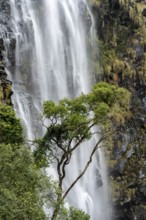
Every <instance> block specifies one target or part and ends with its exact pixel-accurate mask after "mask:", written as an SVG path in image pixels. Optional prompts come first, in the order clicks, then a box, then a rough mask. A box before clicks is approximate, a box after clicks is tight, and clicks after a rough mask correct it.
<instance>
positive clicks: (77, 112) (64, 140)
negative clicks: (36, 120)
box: [34, 83, 130, 220]
mask: <svg viewBox="0 0 146 220" xmlns="http://www.w3.org/2000/svg"><path fill="white" fill-rule="evenodd" d="M129 102H130V93H129V92H128V91H127V90H126V89H123V88H117V87H116V86H113V85H109V84H107V83H98V84H96V85H95V86H94V87H93V89H92V91H91V92H90V93H89V94H88V95H84V94H82V95H81V96H79V97H78V98H74V99H72V100H69V99H67V98H66V99H63V100H60V101H59V103H58V104H55V103H54V102H53V101H47V102H45V103H44V116H45V117H46V119H47V122H48V126H47V127H46V134H45V135H44V137H43V138H42V139H39V140H37V141H36V150H35V152H34V156H35V158H36V162H37V163H38V165H39V166H45V164H47V162H48V160H50V158H51V160H54V161H55V162H56V165H57V174H58V187H59V189H60V190H58V192H57V196H56V201H55V202H56V205H55V207H54V211H53V214H52V217H51V219H52V220H55V219H57V216H58V213H59V209H60V206H61V204H62V203H63V201H64V200H65V198H66V196H67V195H68V193H69V192H70V190H71V189H72V188H73V186H74V185H75V184H76V183H77V182H78V180H79V179H80V178H81V177H82V176H83V175H84V174H85V172H86V170H87V169H88V167H89V165H90V163H91V162H92V159H93V155H94V154H95V152H96V150H97V149H98V148H99V146H100V144H101V142H103V141H105V140H106V139H107V138H108V137H109V136H110V135H111V134H112V133H114V132H115V130H116V129H117V127H118V126H119V125H120V124H121V123H124V120H125V118H126V117H129V115H130V114H129V112H130V111H129ZM96 125H100V130H99V128H96V127H95V126H96ZM92 128H94V131H93V130H92ZM96 134H98V135H99V136H100V138H99V139H98V141H97V142H96V143H95V145H94V146H92V151H91V154H90V155H89V159H88V161H87V163H86V165H85V167H84V168H83V170H82V171H81V172H80V173H79V175H78V176H77V177H76V179H75V180H73V182H72V184H71V185H70V186H69V187H68V188H67V189H66V190H65V191H63V188H62V185H63V180H64V179H65V177H66V166H67V165H68V164H69V163H70V161H71V158H72V155H73V153H74V151H75V150H76V149H78V148H79V147H82V146H81V144H82V143H83V142H85V141H87V140H89V139H91V137H92V136H93V135H96Z"/></svg>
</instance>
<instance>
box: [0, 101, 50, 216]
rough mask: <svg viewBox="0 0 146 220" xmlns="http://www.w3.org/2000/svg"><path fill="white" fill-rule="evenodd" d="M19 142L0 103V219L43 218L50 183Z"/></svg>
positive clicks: (12, 118) (16, 126) (14, 120)
mask: <svg viewBox="0 0 146 220" xmlns="http://www.w3.org/2000/svg"><path fill="white" fill-rule="evenodd" d="M23 142H24V141H23V137H22V128H21V125H20V122H19V120H18V119H17V118H16V117H15V113H14V111H13V109H12V108H11V107H10V106H7V105H3V104H0V174H1V177H0V219H1V220H14V219H18V220H19V219H21V220H26V219H28V220H29V219H30V220H32V219H33V220H45V219H47V218H46V215H45V213H44V210H43V205H44V204H45V203H46V202H48V201H49V199H50V200H51V198H52V192H51V191H52V190H51V187H52V183H51V182H50V181H49V180H48V178H47V177H46V176H45V175H44V174H43V173H42V172H41V171H40V170H38V168H37V166H36V165H35V163H34V158H33V154H32V153H31V151H30V149H29V148H28V146H25V145H23ZM48 197H49V199H48ZM50 202H51V201H50Z"/></svg>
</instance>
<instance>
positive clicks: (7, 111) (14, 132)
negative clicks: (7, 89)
mask: <svg viewBox="0 0 146 220" xmlns="http://www.w3.org/2000/svg"><path fill="white" fill-rule="evenodd" d="M22 133H23V130H22V127H21V125H20V121H19V119H17V118H16V117H15V113H14V111H13V109H12V107H10V106H8V105H4V104H1V103H0V143H5V144H8V143H22V142H23V137H22Z"/></svg>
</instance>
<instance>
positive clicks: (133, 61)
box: [90, 0, 146, 220]
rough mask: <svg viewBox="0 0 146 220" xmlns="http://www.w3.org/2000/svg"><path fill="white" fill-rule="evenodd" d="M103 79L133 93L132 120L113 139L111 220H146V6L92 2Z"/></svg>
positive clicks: (115, 0) (117, 0)
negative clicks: (112, 219)
mask: <svg viewBox="0 0 146 220" xmlns="http://www.w3.org/2000/svg"><path fill="white" fill-rule="evenodd" d="M90 2H91V7H92V11H93V14H94V16H95V19H96V29H97V32H98V36H99V40H98V42H99V47H100V57H101V59H100V65H101V69H100V71H99V72H100V74H101V78H102V80H104V81H107V82H109V83H112V84H116V85H118V86H123V87H126V88H127V89H128V90H129V91H130V92H131V93H132V99H131V113H132V114H131V119H130V120H129V121H126V123H125V125H124V126H121V128H120V129H119V131H118V132H117V134H116V135H115V136H114V137H113V138H112V140H111V141H110V143H108V145H110V147H109V148H110V150H109V153H108V155H109V176H110V179H111V186H112V191H113V206H114V209H113V210H114V211H113V212H114V213H113V216H114V220H121V219H124V220H128V219H130V220H133V219H137V220H144V219H146V190H145V187H146V17H145V10H146V4H145V2H144V1H136V0H133V1H122V0H103V1H100V0H93V1H90Z"/></svg>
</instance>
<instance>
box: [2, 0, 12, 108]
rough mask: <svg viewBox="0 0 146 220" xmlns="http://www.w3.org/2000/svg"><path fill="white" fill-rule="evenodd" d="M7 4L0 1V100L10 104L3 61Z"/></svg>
mask: <svg viewBox="0 0 146 220" xmlns="http://www.w3.org/2000/svg"><path fill="white" fill-rule="evenodd" d="M9 14H10V10H9V4H8V1H7V0H2V1H1V2H0V102H2V103H7V104H11V99H10V97H11V95H12V90H11V82H10V81H9V80H8V79H7V74H6V70H5V63H4V52H5V50H4V40H3V39H4V38H5V39H6V38H7V34H8V32H9V29H10V28H9V25H8V21H9Z"/></svg>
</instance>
